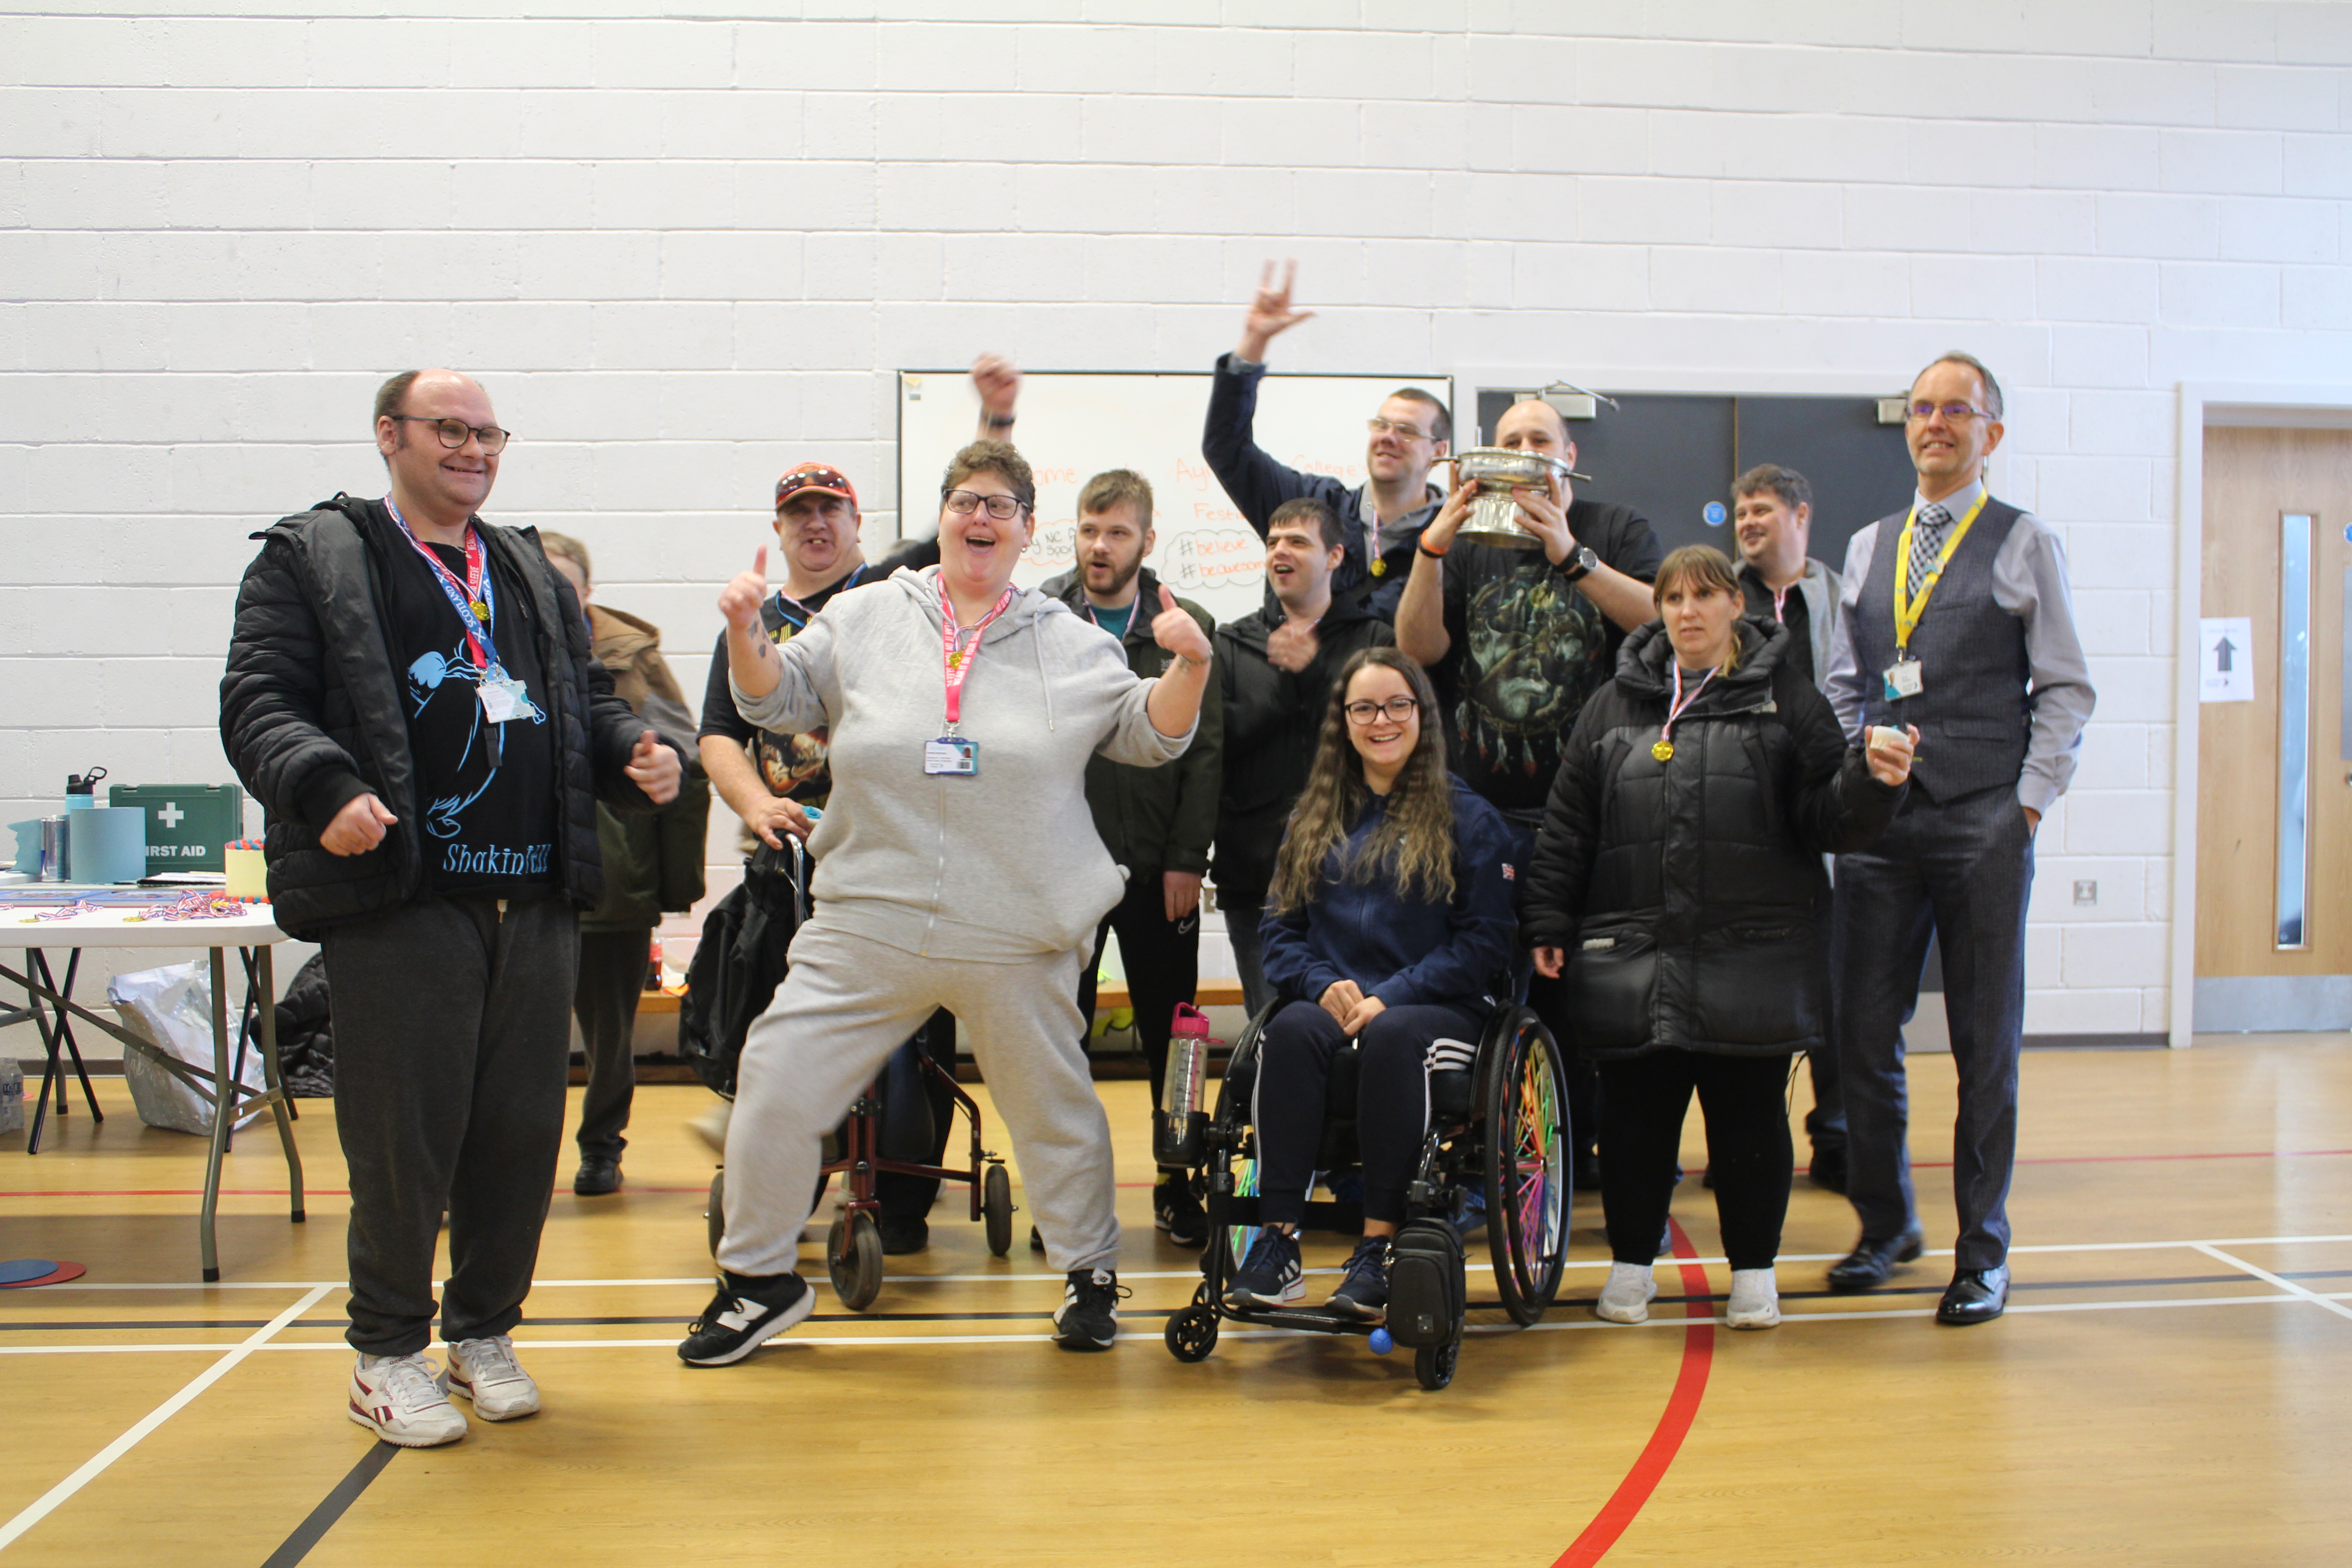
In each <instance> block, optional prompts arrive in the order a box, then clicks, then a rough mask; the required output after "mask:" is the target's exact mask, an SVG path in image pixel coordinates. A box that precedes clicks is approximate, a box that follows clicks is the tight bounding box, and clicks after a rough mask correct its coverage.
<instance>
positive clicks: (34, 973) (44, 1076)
mask: <svg viewBox="0 0 2352 1568" xmlns="http://www.w3.org/2000/svg"><path fill="white" fill-rule="evenodd" d="M40 951H41V950H40V949H39V948H37V947H28V948H26V950H25V980H26V985H25V1005H26V1006H27V1007H29V1008H31V1009H32V1012H33V1027H34V1028H35V1029H37V1030H38V1031H39V1032H40V1036H41V1054H42V1056H43V1057H44V1058H46V1061H47V1065H46V1066H45V1067H43V1068H41V1089H40V1092H39V1093H37V1094H36V1095H34V1096H33V1120H32V1122H31V1125H30V1127H29V1128H28V1129H27V1131H26V1134H25V1152H26V1153H27V1154H37V1153H39V1152H41V1124H42V1123H43V1122H44V1121H47V1119H48V1114H49V1089H50V1088H51V1086H52V1085H55V1084H56V1083H57V1079H58V1073H59V1072H60V1071H61V1070H63V1069H62V1068H61V1067H60V1065H59V1063H58V1053H59V1052H60V1051H62V1050H64V1049H65V1043H64V1041H63V1040H62V1039H60V1038H59V1037H58V1031H57V1030H55V1029H53V1028H52V1027H50V1025H49V1014H48V1008H47V1006H46V1005H44V1004H43V1001H42V998H41V994H40V993H39V992H37V991H36V990H34V989H33V985H34V984H35V983H38V984H44V985H46V984H48V982H47V974H46V972H45V971H44V970H43V969H42V968H41V966H40V964H39V962H38V960H37V954H38V953H39V952H40ZM64 1016H65V1015H64V1014H63V1013H59V1014H58V1018H59V1019H60V1020H62V1019H63V1018H64ZM59 1094H60V1096H62V1094H63V1089H62V1088H60V1089H59Z"/></svg>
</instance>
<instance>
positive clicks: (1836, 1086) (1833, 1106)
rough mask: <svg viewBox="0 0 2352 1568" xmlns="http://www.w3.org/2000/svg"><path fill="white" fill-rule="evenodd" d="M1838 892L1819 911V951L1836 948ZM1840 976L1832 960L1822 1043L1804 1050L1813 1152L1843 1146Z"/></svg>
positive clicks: (1808, 1132)
mask: <svg viewBox="0 0 2352 1568" xmlns="http://www.w3.org/2000/svg"><path fill="white" fill-rule="evenodd" d="M1836 921H1837V895H1836V893H1835V891H1834V890H1832V893H1831V896H1830V906H1829V908H1827V909H1825V910H1822V952H1824V953H1833V952H1835V948H1836V942H1837V937H1836V929H1837V928H1836ZM1843 984H1844V982H1843V977H1842V976H1841V975H1840V974H1839V973H1838V972H1837V969H1836V965H1835V963H1834V962H1832V965H1831V969H1830V983H1829V986H1828V988H1827V989H1826V990H1825V991H1823V992H1822V1007H1823V1009H1824V1011H1823V1014H1822V1043H1821V1044H1820V1045H1818V1046H1816V1047H1813V1048H1812V1049H1811V1050H1810V1051H1807V1052H1806V1053H1805V1068H1806V1071H1807V1073H1808V1075H1809V1076H1810V1077H1811V1079H1812V1084H1813V1108H1812V1109H1811V1110H1808V1111H1806V1112H1805V1137H1806V1138H1807V1139H1808V1140H1809V1141H1811V1143H1812V1146H1813V1150H1814V1152H1816V1153H1819V1152H1823V1151H1839V1152H1843V1150H1844V1148H1845V1141H1846V1138H1845V1089H1844V1087H1843V1085H1842V1084H1841V1083H1840V1082H1839V1079H1838V1054H1837V1008H1838V993H1839V991H1840V990H1842V989H1843Z"/></svg>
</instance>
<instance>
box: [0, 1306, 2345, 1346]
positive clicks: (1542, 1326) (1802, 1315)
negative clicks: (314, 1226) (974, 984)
mask: <svg viewBox="0 0 2352 1568" xmlns="http://www.w3.org/2000/svg"><path fill="white" fill-rule="evenodd" d="M2339 1300H2352V1290H2346V1291H2337V1292H2336V1293H2334V1294H2332V1295H2325V1296H2323V1295H2320V1294H2318V1293H2316V1292H2312V1291H2301V1292H2298V1293H2296V1294H2293V1295H2284V1296H2171V1297H2159V1298H2158V1299H2155V1300H2113V1301H2049V1302H2040V1303H2035V1304H2032V1305H2026V1306H2013V1307H2011V1308H2010V1309H2009V1310H2010V1312H2011V1314H2018V1313H2026V1312H2126V1311H2140V1310H2147V1309H2149V1308H2155V1307H2243V1306H2281V1305H2285V1306H2293V1305H2294V1304H2296V1303H2298V1302H2302V1301H2315V1302H2316V1303H2318V1304H2319V1305H2321V1306H2332V1305H2333V1303H2335V1302H2336V1301H2339ZM1934 1312H1935V1309H1934V1308H1932V1307H1889V1308H1873V1309H1854V1310H1830V1311H1819V1312H1811V1311H1794V1312H1790V1313H1788V1314H1787V1315H1785V1316H1783V1317H1782V1318H1781V1320H1780V1325H1781V1327H1783V1328H1786V1327H1787V1326H1789V1325H1790V1324H1791V1323H1804V1322H1814V1321H1822V1322H1827V1321H1832V1320H1836V1319H1856V1320H1862V1319H1873V1318H1907V1319H1912V1320H1915V1321H1916V1320H1917V1319H1921V1318H1927V1317H1930V1316H1932V1315H1933V1314H1934ZM1721 1322H1723V1320H1722V1319H1721V1318H1652V1319H1651V1320H1650V1321H1647V1322H1645V1323H1633V1324H1627V1323H1604V1322H1602V1321H1601V1320H1600V1319H1598V1318H1588V1319H1578V1320H1576V1321H1570V1322H1543V1323H1537V1324H1535V1325H1534V1327H1533V1329H1532V1330H1522V1329H1520V1328H1518V1327H1517V1325H1516V1324H1512V1323H1472V1324H1469V1325H1467V1328H1466V1330H1465V1331H1466V1332H1469V1333H1474V1334H1516V1333H1521V1332H1534V1331H1540V1332H1547V1333H1559V1332H1562V1331H1570V1330H1584V1329H1622V1328H1642V1329H1680V1328H1687V1327H1688V1326H1689V1325H1690V1324H1692V1323H1718V1324H1719V1323H1721ZM1217 1337H1218V1338H1220V1339H1227V1340H1264V1339H1332V1338H1338V1337H1340V1336H1337V1335H1331V1334H1326V1333H1324V1332H1322V1331H1319V1330H1315V1329H1276V1328H1262V1329H1244V1328H1232V1327H1226V1328H1222V1329H1220V1330H1219V1331H1218V1336H1217ZM1052 1338H1053V1335H1051V1334H1045V1333H1036V1334H794V1335H793V1336H792V1337H791V1338H790V1339H777V1340H771V1341H769V1342H768V1343H769V1344H770V1345H772V1346H774V1347H775V1348H777V1349H790V1348H791V1347H792V1346H793V1345H997V1344H1003V1345H1015V1344H1036V1343H1041V1342H1045V1341H1047V1340H1050V1339H1052ZM1148 1338H1149V1335H1148V1332H1147V1333H1146V1334H1145V1335H1144V1339H1145V1340H1147V1341H1148ZM220 1348H221V1347H220V1346H219V1345H218V1344H217V1343H215V1344H144V1345H0V1355H160V1354H167V1353H169V1354H185V1353H189V1352H195V1353H198V1354H201V1353H203V1352H207V1351H216V1350H218V1349H220ZM515 1348H516V1349H518V1350H527V1351H611V1350H667V1351H675V1350H676V1349H677V1338H676V1337H675V1336H672V1337H670V1338H667V1339H658V1340H620V1339H614V1340H534V1339H519V1340H517V1341H515ZM239 1349H240V1350H250V1351H252V1352H281V1351H282V1352H319V1351H334V1352H338V1353H340V1354H343V1355H349V1354H350V1353H351V1349H352V1347H351V1346H349V1345H348V1344H345V1343H344V1342H342V1341H341V1340H279V1341H277V1342H274V1343H269V1344H248V1345H247V1346H240V1347H239Z"/></svg>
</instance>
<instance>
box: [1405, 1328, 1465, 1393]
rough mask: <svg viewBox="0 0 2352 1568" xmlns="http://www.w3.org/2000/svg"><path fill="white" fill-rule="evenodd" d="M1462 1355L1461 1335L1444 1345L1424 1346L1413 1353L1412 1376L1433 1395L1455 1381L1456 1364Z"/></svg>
mask: <svg viewBox="0 0 2352 1568" xmlns="http://www.w3.org/2000/svg"><path fill="white" fill-rule="evenodd" d="M1461 1354H1462V1340H1461V1337H1460V1336H1459V1335H1456V1336H1455V1337H1454V1338H1453V1339H1450V1340H1448V1341H1446V1342H1444V1344H1442V1345H1423V1346H1422V1347H1421V1348H1420V1349H1419V1350H1416V1351H1414V1352H1412V1375H1413V1376H1415V1377H1417V1378H1419V1379H1420V1380H1421V1385H1422V1387H1423V1388H1426V1389H1428V1390H1429V1391H1430V1392H1431V1393H1435V1392H1436V1391H1437V1390H1439V1389H1441V1388H1444V1386H1445V1385H1446V1384H1449V1383H1452V1382H1453V1381H1454V1362H1455V1361H1457V1360H1458V1359H1460V1357H1461Z"/></svg>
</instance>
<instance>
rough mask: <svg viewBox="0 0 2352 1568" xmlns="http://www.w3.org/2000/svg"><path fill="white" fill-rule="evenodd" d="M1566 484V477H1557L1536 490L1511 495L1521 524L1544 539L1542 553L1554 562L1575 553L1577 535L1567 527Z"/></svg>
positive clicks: (1558, 561) (1558, 562) (1565, 558)
mask: <svg viewBox="0 0 2352 1568" xmlns="http://www.w3.org/2000/svg"><path fill="white" fill-rule="evenodd" d="M1566 485H1567V481H1565V480H1559V481H1557V482H1556V486H1554V487H1547V488H1546V489H1539V490H1532V489H1527V490H1513V491H1512V492H1511V499H1512V500H1516V501H1517V502H1518V503H1519V521H1520V524H1521V525H1522V526H1523V527H1525V528H1526V529H1527V531H1528V532H1529V533H1532V534H1534V535H1535V536H1536V537H1537V538H1538V539H1540V540H1542V541H1543V547H1544V553H1545V554H1546V555H1548V556H1549V557H1550V558H1551V563H1552V564H1553V565H1555V566H1558V565H1559V564H1560V563H1562V562H1564V561H1566V560H1567V559H1568V558H1569V557H1570V556H1571V555H1573V554H1575V553H1576V535H1575V534H1573V533H1571V532H1570V531H1569V527H1568V500H1567V498H1566V495H1565V490H1566ZM1556 492H1557V493H1556Z"/></svg>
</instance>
